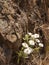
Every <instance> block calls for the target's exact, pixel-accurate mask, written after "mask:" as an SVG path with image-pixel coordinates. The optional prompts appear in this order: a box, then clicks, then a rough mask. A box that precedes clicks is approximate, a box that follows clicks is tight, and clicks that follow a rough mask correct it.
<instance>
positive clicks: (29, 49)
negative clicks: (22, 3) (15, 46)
mask: <svg viewBox="0 0 49 65" xmlns="http://www.w3.org/2000/svg"><path fill="white" fill-rule="evenodd" d="M43 47H44V45H43V43H42V42H41V40H40V35H39V34H32V33H28V34H26V35H25V37H24V38H23V43H22V47H21V50H20V51H19V53H18V55H19V58H20V57H24V58H28V57H29V55H30V54H31V53H33V52H34V51H35V50H36V51H39V50H40V48H43Z"/></svg>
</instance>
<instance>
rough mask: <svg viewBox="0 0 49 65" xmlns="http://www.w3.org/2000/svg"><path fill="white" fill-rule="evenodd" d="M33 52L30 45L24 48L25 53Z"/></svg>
mask: <svg viewBox="0 0 49 65" xmlns="http://www.w3.org/2000/svg"><path fill="white" fill-rule="evenodd" d="M32 52H33V49H32V48H30V47H28V48H26V49H24V53H25V54H28V55H29V54H30V53H32Z"/></svg>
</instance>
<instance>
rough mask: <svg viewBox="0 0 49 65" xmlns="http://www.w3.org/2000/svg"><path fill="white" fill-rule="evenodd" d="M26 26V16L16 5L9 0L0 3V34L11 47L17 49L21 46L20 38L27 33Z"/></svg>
mask: <svg viewBox="0 0 49 65" xmlns="http://www.w3.org/2000/svg"><path fill="white" fill-rule="evenodd" d="M27 24H28V20H27V17H26V14H25V13H24V12H22V11H21V9H20V8H19V7H18V6H17V5H16V4H14V3H13V2H12V1H11V0H9V1H8V0H7V1H4V0H3V1H2V0H1V1H0V34H1V35H2V36H3V38H4V40H5V41H9V43H10V44H11V45H12V47H14V48H19V46H20V45H21V40H22V36H24V34H26V32H27ZM18 43H19V45H18ZM13 45H14V46H13Z"/></svg>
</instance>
